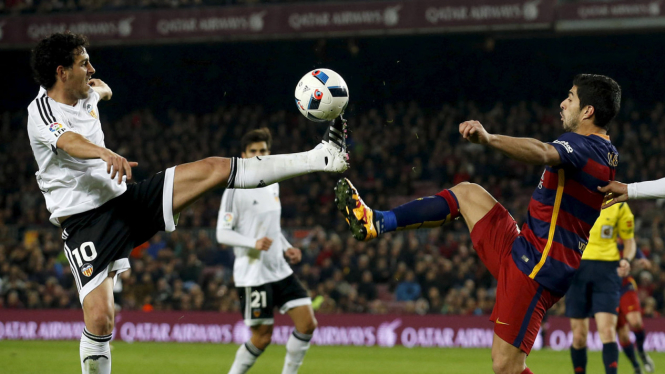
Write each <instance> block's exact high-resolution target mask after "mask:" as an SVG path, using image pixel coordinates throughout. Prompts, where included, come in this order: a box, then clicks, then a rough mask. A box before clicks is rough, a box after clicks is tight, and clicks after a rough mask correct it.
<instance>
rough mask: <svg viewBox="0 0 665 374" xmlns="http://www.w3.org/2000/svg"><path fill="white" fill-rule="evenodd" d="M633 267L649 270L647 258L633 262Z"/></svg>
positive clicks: (649, 263)
mask: <svg viewBox="0 0 665 374" xmlns="http://www.w3.org/2000/svg"><path fill="white" fill-rule="evenodd" d="M635 267H636V268H638V269H646V270H649V269H651V261H649V259H648V258H640V259H637V260H635Z"/></svg>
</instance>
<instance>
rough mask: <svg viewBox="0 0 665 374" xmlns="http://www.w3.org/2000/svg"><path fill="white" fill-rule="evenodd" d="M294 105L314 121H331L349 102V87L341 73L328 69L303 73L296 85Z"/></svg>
mask: <svg viewBox="0 0 665 374" xmlns="http://www.w3.org/2000/svg"><path fill="white" fill-rule="evenodd" d="M295 96H296V106H297V107H298V110H299V111H300V113H302V115H303V116H305V117H307V119H309V120H312V121H314V122H326V121H332V120H334V119H335V118H337V117H338V116H339V115H340V114H341V113H342V112H344V109H346V106H347V105H348V104H349V89H348V87H347V86H346V82H344V79H343V78H342V76H341V75H339V74H337V73H335V72H334V71H332V70H330V69H316V70H312V71H310V72H309V73H307V74H305V76H304V77H302V79H301V80H300V82H298V85H297V86H296V93H295Z"/></svg>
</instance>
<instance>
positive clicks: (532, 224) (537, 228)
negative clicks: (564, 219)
mask: <svg viewBox="0 0 665 374" xmlns="http://www.w3.org/2000/svg"><path fill="white" fill-rule="evenodd" d="M527 225H528V226H529V228H530V229H531V231H532V232H533V234H534V235H535V236H537V237H539V238H542V239H547V236H548V235H549V230H550V223H549V222H544V221H541V220H539V219H537V218H533V217H531V215H530V214H529V213H527ZM552 241H554V242H557V243H559V244H561V245H563V246H564V247H566V248H568V249H570V250H573V251H575V252H577V253H579V254H582V251H580V250H579V249H578V243H579V242H582V243H588V241H587V240H586V239H584V238H581V237H580V236H579V235H577V234H575V233H574V232H570V231H568V230H566V229H564V228H562V227H561V226H557V227H556V230H555V231H554V237H553V238H552Z"/></svg>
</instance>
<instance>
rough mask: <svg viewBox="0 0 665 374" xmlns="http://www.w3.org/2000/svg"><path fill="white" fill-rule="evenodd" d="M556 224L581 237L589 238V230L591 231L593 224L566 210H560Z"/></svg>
mask: <svg viewBox="0 0 665 374" xmlns="http://www.w3.org/2000/svg"><path fill="white" fill-rule="evenodd" d="M556 225H557V226H558V227H561V228H562V229H565V230H568V231H570V232H573V233H575V234H577V235H578V236H579V237H581V238H585V239H587V240H588V239H589V231H591V225H589V224H588V223H586V222H584V221H582V220H581V219H579V218H577V217H575V216H574V215H572V214H570V213H568V212H566V211H565V210H563V209H561V210H559V217H558V218H557V220H556Z"/></svg>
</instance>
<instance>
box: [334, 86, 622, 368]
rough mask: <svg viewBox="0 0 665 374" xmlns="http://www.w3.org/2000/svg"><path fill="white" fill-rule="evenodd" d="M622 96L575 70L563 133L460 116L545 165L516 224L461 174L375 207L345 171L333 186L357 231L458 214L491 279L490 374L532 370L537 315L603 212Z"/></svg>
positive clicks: (369, 233) (517, 155) (478, 134)
mask: <svg viewBox="0 0 665 374" xmlns="http://www.w3.org/2000/svg"><path fill="white" fill-rule="evenodd" d="M620 101H621V89H620V87H619V85H618V84H617V83H616V82H615V81H614V80H612V79H611V78H608V77H605V76H602V75H591V74H582V75H578V76H576V77H575V79H574V80H573V87H572V88H571V89H570V91H569V92H568V97H567V98H566V99H565V100H564V101H563V102H562V103H561V119H562V121H563V128H564V130H565V131H566V133H565V134H563V135H562V136H560V137H559V138H558V139H557V140H555V141H554V142H551V143H543V142H541V141H539V140H536V139H531V138H513V137H508V136H502V135H493V134H489V133H488V132H487V131H486V130H485V129H484V128H483V126H482V125H481V124H480V122H478V121H467V122H464V123H461V124H460V126H459V131H460V134H461V135H462V136H463V138H464V139H467V140H469V141H470V142H472V143H477V144H482V145H486V146H489V147H491V148H494V149H496V150H498V151H500V152H502V153H504V154H505V155H507V156H509V157H511V158H513V159H515V160H518V161H522V162H525V163H528V164H533V165H545V170H544V172H543V175H542V177H541V180H540V183H539V185H538V186H537V188H536V190H535V192H534V193H533V196H532V199H531V202H530V203H529V210H528V214H527V217H526V222H525V224H524V225H523V226H522V229H521V230H520V229H519V228H518V226H517V223H516V222H515V221H514V220H513V218H512V216H511V215H510V214H509V213H508V211H507V210H506V209H505V208H504V207H503V206H502V205H501V204H499V203H498V202H497V201H496V200H495V199H494V197H492V195H490V194H489V193H488V192H487V191H486V190H485V189H484V188H482V187H481V186H479V185H477V184H472V183H466V182H464V183H460V184H458V185H456V186H454V187H453V188H450V189H446V190H443V191H441V192H439V193H438V194H436V195H434V196H429V197H426V198H421V199H417V200H414V201H412V202H410V203H407V204H404V205H402V206H399V207H397V208H395V209H392V210H390V211H378V210H372V209H371V208H369V207H368V206H367V205H365V203H364V202H363V201H362V199H361V198H360V196H359V194H358V191H357V190H356V189H355V187H353V185H352V184H351V182H350V181H349V180H348V179H342V180H340V181H339V182H338V183H337V187H336V191H335V195H336V202H337V207H338V209H339V210H340V211H341V212H342V214H343V215H344V216H345V218H346V220H347V222H348V223H349V226H350V229H351V231H352V233H353V234H354V236H355V237H356V239H359V240H370V239H373V238H376V237H377V236H378V235H381V234H383V233H386V232H389V231H395V230H408V229H418V228H424V227H438V226H441V225H443V224H445V223H447V222H450V221H451V220H453V219H455V218H457V217H459V216H462V217H464V220H465V222H466V224H467V226H468V228H469V231H470V232H471V239H472V241H473V244H474V248H475V249H476V252H477V253H478V256H479V257H480V259H481V260H482V261H483V263H485V265H486V266H487V268H488V269H489V271H490V272H491V273H492V275H493V276H494V277H495V278H496V279H497V280H498V283H497V290H496V304H495V306H494V310H493V311H492V316H491V317H490V320H491V321H493V322H494V323H495V325H494V341H493V344H492V361H493V362H492V368H493V370H494V372H495V373H497V374H504V373H505V374H529V373H531V371H530V370H529V369H528V368H527V366H526V356H527V355H528V354H529V352H530V351H531V347H532V346H533V343H534V341H535V338H536V335H537V334H538V330H539V328H540V324H541V322H542V319H543V316H544V315H545V312H546V311H547V310H548V309H549V308H550V307H552V305H554V304H555V303H556V302H557V301H558V300H559V299H560V298H561V297H562V296H563V295H564V294H565V293H566V290H567V289H568V286H569V284H570V280H571V278H572V276H573V274H574V273H575V271H576V270H577V267H578V266H579V264H580V259H581V257H582V252H583V251H584V248H585V246H586V244H587V242H588V239H589V231H590V230H591V227H592V226H593V224H594V222H595V221H596V219H597V218H598V216H599V214H600V208H601V205H602V204H603V198H604V196H603V193H601V192H599V191H598V186H605V185H606V184H608V183H609V181H611V180H613V179H614V174H615V167H616V166H617V163H618V157H619V155H618V152H617V150H616V148H614V146H613V145H612V143H611V142H610V140H609V137H608V136H607V127H608V125H609V122H610V121H611V120H612V118H614V116H616V114H617V112H618V111H619V106H620Z"/></svg>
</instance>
